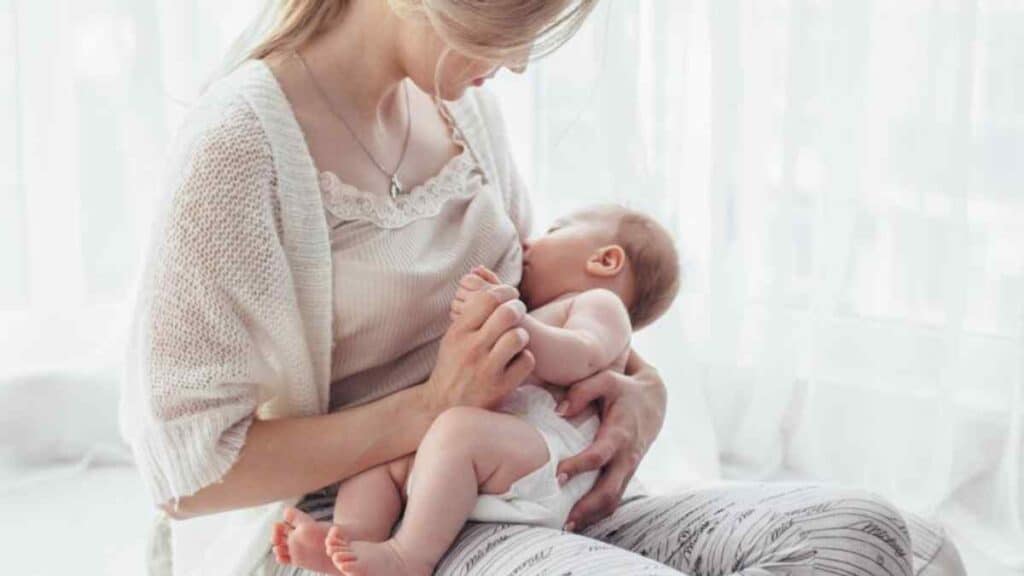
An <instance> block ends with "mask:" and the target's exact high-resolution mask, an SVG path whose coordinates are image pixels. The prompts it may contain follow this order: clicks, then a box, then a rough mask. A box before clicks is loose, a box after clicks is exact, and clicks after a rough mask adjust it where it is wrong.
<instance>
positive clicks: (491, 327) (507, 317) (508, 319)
mask: <svg viewBox="0 0 1024 576" xmlns="http://www.w3.org/2000/svg"><path fill="white" fill-rule="evenodd" d="M509 288H511V286H509ZM525 314H526V304H523V302H522V300H509V301H507V302H504V303H502V304H501V306H498V307H497V308H495V309H494V312H492V313H491V316H490V318H488V319H487V321H486V322H484V325H483V326H482V327H481V328H480V331H479V334H478V338H479V340H478V341H477V342H478V345H479V346H481V347H483V348H484V349H485V350H490V349H491V348H493V347H494V345H495V344H496V343H497V342H498V339H499V338H501V337H503V336H504V335H505V334H506V333H507V332H508V331H509V330H511V329H513V328H516V327H517V326H519V323H520V322H522V320H523V316H524V315H525ZM524 332H525V331H524ZM517 352H518V350H517ZM509 358H511V356H509ZM506 361H507V359H506ZM504 365H505V364H504V363H503V364H501V366H504Z"/></svg>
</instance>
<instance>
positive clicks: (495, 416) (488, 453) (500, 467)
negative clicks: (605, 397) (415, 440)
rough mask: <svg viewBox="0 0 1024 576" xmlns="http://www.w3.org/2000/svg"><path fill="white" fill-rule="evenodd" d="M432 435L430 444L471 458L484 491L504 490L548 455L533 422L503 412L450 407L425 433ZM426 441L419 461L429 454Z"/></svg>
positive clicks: (497, 492)
mask: <svg viewBox="0 0 1024 576" xmlns="http://www.w3.org/2000/svg"><path fill="white" fill-rule="evenodd" d="M431 434H434V435H436V439H437V442H432V445H433V446H437V447H438V448H440V449H442V450H444V451H446V452H449V453H461V454H463V455H465V456H467V457H469V458H471V459H472V461H473V464H474V466H475V467H476V470H477V474H478V478H479V479H480V481H481V484H480V491H481V492H482V493H484V494H501V493H504V492H505V491H507V490H508V488H509V487H510V486H511V485H512V483H514V482H515V481H516V480H518V479H520V478H522V477H523V476H526V475H527V474H529V473H530V472H533V471H534V470H536V469H538V468H540V467H541V466H543V465H544V464H545V463H547V461H548V458H549V457H550V456H549V454H548V446H547V443H546V442H545V441H544V437H543V436H541V434H540V432H539V431H538V430H537V429H536V428H535V427H534V426H533V424H530V423H529V422H526V421H525V420H522V419H521V418H518V417H516V416H512V415H511V414H505V413H502V412H492V411H490V410H484V409H480V408H469V407H458V408H452V409H449V410H446V411H445V412H444V413H442V414H441V416H439V417H438V419H437V420H436V421H435V422H434V424H433V425H432V426H431V430H430V431H429V432H428V435H431ZM426 444H427V442H426V441H425V442H424V446H421V450H420V453H419V456H420V459H421V460H422V459H423V458H425V457H427V456H428V454H427V453H426V452H425V450H424V448H425V447H426ZM430 456H431V457H433V456H434V454H430Z"/></svg>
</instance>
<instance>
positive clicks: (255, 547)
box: [121, 60, 515, 576]
mask: <svg viewBox="0 0 1024 576" xmlns="http://www.w3.org/2000/svg"><path fill="white" fill-rule="evenodd" d="M450 110H451V111H452V114H453V115H454V116H455V119H456V122H457V123H459V122H460V120H461V121H463V123H470V124H472V125H473V126H475V127H476V128H475V129H474V130H473V131H472V133H465V134H463V136H464V137H465V138H466V139H467V141H468V142H469V143H470V145H471V148H472V149H473V150H474V152H476V153H477V155H478V160H479V161H480V162H482V164H483V166H484V169H485V170H486V171H487V172H489V173H490V174H491V175H493V177H496V178H497V179H498V185H499V187H500V188H501V189H502V190H503V191H507V190H509V189H510V188H511V187H513V183H512V181H513V179H514V178H515V175H514V169H513V168H512V166H511V164H510V161H509V160H508V156H509V155H508V150H507V144H506V142H505V135H504V132H503V130H504V128H503V124H502V121H501V117H500V113H499V111H498V109H497V106H496V104H495V103H494V101H493V99H492V98H491V97H490V96H487V94H486V92H483V91H479V90H476V91H471V92H470V93H469V94H467V96H466V97H464V98H462V99H461V100H460V101H458V102H456V103H453V104H452V105H451V106H450ZM168 169H169V170H168V172H167V174H166V175H165V180H164V183H163V184H164V186H165V188H164V194H163V196H162V202H161V207H160V210H159V212H158V215H157V218H156V220H155V227H154V230H153V235H152V241H151V244H150V246H149V251H148V257H147V261H146V268H145V273H144V276H143V280H142V282H141V283H140V287H139V290H138V292H137V294H138V300H137V302H136V308H135V315H134V320H133V325H132V335H131V338H130V346H129V351H128V362H127V365H126V372H125V381H124V384H123V387H122V388H123V392H122V398H121V430H122V434H123V436H124V437H125V439H126V440H127V441H128V442H129V443H130V444H131V446H132V448H133V451H134V455H135V460H136V464H137V466H138V469H139V471H140V473H141V475H142V478H143V480H144V483H145V484H146V486H147V488H148V491H149V493H150V495H151V497H152V498H153V500H154V502H156V503H163V502H167V501H171V500H174V499H177V498H181V497H184V496H187V495H190V494H193V493H195V492H196V491H198V490H199V489H200V488H202V487H204V486H206V485H209V484H211V483H213V482H217V481H219V480H220V479H221V478H222V477H223V476H224V474H225V473H226V472H227V471H228V469H229V468H230V467H231V466H232V464H233V463H234V462H235V460H236V459H237V457H238V454H239V451H240V449H241V447H242V444H243V443H244V440H245V437H246V432H247V430H248V428H249V425H250V423H251V422H252V419H253V417H254V416H257V417H259V418H263V419H269V418H278V417H294V416H304V415H312V414H323V413H326V411H327V407H328V400H329V388H330V382H329V380H330V359H331V337H332V335H331V318H332V310H331V306H332V295H331V283H332V282H331V273H332V272H331V251H330V250H331V249H330V245H329V241H328V231H327V224H326V221H325V216H324V207H323V204H322V200H321V195H320V189H319V184H318V175H317V171H316V167H315V165H314V163H313V160H312V157H311V156H310V153H309V150H308V148H307V145H306V141H305V138H304V136H303V133H302V130H301V128H300V126H299V124H298V122H297V121H296V119H295V116H294V114H293V112H292V109H291V107H290V105H289V103H288V101H287V99H286V97H285V95H284V93H283V92H282V91H281V89H280V87H279V85H278V84H277V81H276V78H275V77H274V76H273V74H272V73H271V71H270V69H269V68H268V67H267V66H266V64H265V63H264V62H262V61H257V60H251V61H248V62H246V63H245V64H243V65H242V66H240V67H239V68H238V69H236V70H235V71H234V72H232V73H231V74H229V75H228V76H225V77H224V78H222V79H221V80H219V81H218V82H216V83H215V84H214V85H212V86H211V87H210V89H208V90H207V91H206V93H204V95H203V96H202V97H201V99H200V101H199V102H198V103H197V104H196V106H195V107H194V108H193V109H192V110H191V111H190V113H189V115H188V117H187V118H186V120H185V122H184V123H183V125H182V127H181V128H180V132H179V134H178V136H177V138H176V141H175V145H174V146H173V147H172V151H171V155H170V158H169V164H168ZM506 194H507V193H506ZM296 501H297V498H296V499H292V500H289V501H284V502H277V503H273V504H267V505H263V506H257V507H253V508H248V509H243V510H236V511H232V512H228V513H223V514H216V515H211V516H206V517H202V518H198V519H191V520H186V521H169V520H168V518H166V516H164V515H162V514H161V515H160V517H159V518H158V520H157V523H156V524H155V530H154V534H153V535H154V540H153V546H152V548H151V556H150V563H151V567H152V569H153V570H154V571H155V572H158V573H159V572H164V573H171V571H170V569H169V568H168V567H167V563H168V561H169V559H170V558H171V557H173V561H172V562H171V563H172V564H173V574H175V575H181V574H212V575H217V576H225V575H233V574H240V575H241V574H250V573H251V571H252V570H253V569H254V568H255V567H256V565H257V564H258V563H259V562H260V561H261V560H262V558H263V557H264V555H265V554H266V552H267V550H269V534H270V527H271V524H272V523H273V522H274V521H275V520H277V519H278V518H279V517H280V514H281V511H282V510H283V508H284V507H285V506H287V505H292V504H294V503H295V502H296ZM172 549H173V554H171V553H170V551H171V550H172Z"/></svg>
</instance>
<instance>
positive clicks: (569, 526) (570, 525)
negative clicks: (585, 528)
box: [564, 522, 576, 532]
mask: <svg viewBox="0 0 1024 576" xmlns="http://www.w3.org/2000/svg"><path fill="white" fill-rule="evenodd" d="M564 529H565V531H566V532H572V531H573V530H575V529H576V523H575V522H566V523H565V526H564Z"/></svg>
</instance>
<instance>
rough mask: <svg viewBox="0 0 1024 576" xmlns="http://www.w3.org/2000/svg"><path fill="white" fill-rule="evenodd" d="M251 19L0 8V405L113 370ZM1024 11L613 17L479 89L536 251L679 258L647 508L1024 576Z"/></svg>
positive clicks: (203, 10)
mask: <svg viewBox="0 0 1024 576" xmlns="http://www.w3.org/2000/svg"><path fill="white" fill-rule="evenodd" d="M262 5H263V2H262V1H261V0H235V1H231V2H216V3H208V2H207V3H201V2H198V0H182V1H177V2H170V1H156V0H138V1H134V2H133V1H129V0H0V103H2V106H0V126H2V127H3V129H2V130H0V262H2V263H3V270H2V272H0V376H2V375H4V374H7V373H11V372H19V371H24V370H28V369H32V368H39V367H44V368H53V367H55V366H62V365H67V366H70V367H72V368H81V367H96V366H101V367H102V366H116V364H117V362H118V361H119V360H120V350H121V346H122V345H123V335H124V329H123V325H124V321H125V318H126V316H127V308H126V304H127V303H128V301H129V299H130V296H131V294H132V290H131V283H132V282H133V281H134V279H135V276H136V273H137V271H138V266H139V263H140V260H139V257H140V254H141V252H142V249H143V245H144V243H145V241H146V234H147V227H148V223H149V215H150V207H151V205H152V202H153V196H154V194H155V193H156V192H157V190H158V188H157V186H156V182H157V180H158V179H159V178H160V177H161V173H160V171H161V167H162V154H163V150H164V147H165V146H166V144H167V142H168V140H169V138H170V136H171V135H172V134H173V132H174V129H175V127H176V125H177V123H178V121H179V120H180V119H181V117H182V115H183V114H184V111H185V107H184V106H183V105H182V102H186V103H187V102H188V101H189V100H191V99H194V98H195V96H196V94H197V92H198V90H199V88H200V86H201V85H202V83H203V82H204V81H205V80H206V79H207V78H208V76H209V74H211V73H212V72H213V71H214V70H215V69H216V67H217V66H218V65H219V64H220V63H221V59H222V57H223V55H224V53H225V51H226V49H227V47H228V46H229V44H230V43H231V41H232V40H233V39H234V38H235V37H236V35H237V34H238V32H239V31H241V30H242V28H243V27H245V26H246V25H247V24H248V23H249V22H250V21H251V20H252V18H253V17H254V16H255V14H256V12H257V11H258V9H259V8H260V7H261V6H262ZM1022 71H1024V4H1022V3H1021V2H1019V0H1002V1H995V0H987V1H982V0H930V1H924V0H900V1H885V2H883V1H875V2H867V1H859V0H857V1H855V0H848V1H846V0H831V1H829V0H644V1H634V0H606V1H605V2H603V3H602V4H601V6H600V7H599V9H598V11H597V13H596V14H595V16H594V17H593V18H592V19H591V20H590V22H589V23H588V25H587V26H586V28H585V29H584V30H582V31H581V33H580V34H579V35H578V36H577V37H576V38H574V39H573V40H572V41H571V42H570V43H569V44H568V45H567V46H565V47H564V48H563V49H562V50H561V51H559V52H558V53H556V54H555V55H554V56H552V57H551V58H550V59H548V60H545V61H543V62H541V63H538V64H536V65H534V66H532V67H531V69H530V71H529V72H528V73H527V74H526V76H525V77H524V78H508V77H500V78H499V80H498V81H497V82H496V83H495V86H496V88H497V90H498V91H499V93H500V94H501V96H502V100H503V102H504V108H505V112H506V117H507V118H506V119H507V120H508V123H509V125H510V127H511V130H512V134H513V138H514V149H515V151H516V154H517V160H518V162H519V165H520V167H521V169H522V170H523V172H524V174H525V175H526V176H527V177H528V179H529V181H530V182H531V183H532V190H533V196H534V199H535V204H536V208H537V223H538V229H541V230H542V229H543V226H544V225H545V224H546V222H547V221H549V220H551V219H553V218H554V217H555V216H557V215H559V214H562V213H564V212H566V211H568V210H571V209H573V208H575V207H578V206H581V205H584V204H587V203H591V202H595V201H603V200H616V201H620V202H625V203H629V204H631V205H634V206H636V207H639V208H643V209H645V210H649V211H651V212H652V213H655V214H657V215H658V216H659V217H660V218H661V219H662V220H663V221H664V222H665V223H666V224H667V225H669V226H670V227H671V228H672V229H673V230H674V231H675V232H676V233H677V238H678V240H679V245H680V249H681V251H682V253H683V255H684V257H685V273H686V277H685V285H684V291H683V294H682V295H681V297H680V300H679V302H678V304H677V305H676V306H675V308H674V309H673V310H672V311H671V312H670V314H669V316H668V317H667V318H666V319H664V320H663V321H661V322H659V323H658V324H657V325H655V326H653V327H651V328H650V329H648V330H646V331H644V332H641V333H640V334H639V335H638V336H637V346H638V347H639V349H640V350H641V351H642V352H643V353H644V354H645V355H646V356H647V357H648V359H649V360H651V361H652V362H653V363H654V364H655V365H656V366H658V368H659V369H660V370H661V372H662V373H663V374H664V375H665V377H666V380H667V381H668V383H669V386H670V388H671V390H672V393H671V406H670V414H669V417H668V421H667V423H666V427H665V431H664V432H663V435H662V437H661V439H660V440H659V442H658V443H657V444H656V445H655V447H654V448H653V450H652V452H651V456H650V457H649V458H648V460H647V461H646V462H645V468H644V473H645V474H644V479H645V480H646V481H648V483H650V484H652V485H653V486H654V487H655V488H661V489H669V488H672V487H673V486H676V485H678V484H681V483H683V482H684V481H690V480H693V479H696V478H715V477H718V476H719V475H720V470H719V465H720V463H721V466H722V472H724V475H725V476H727V477H739V478H767V477H779V476H783V475H789V476H802V477H814V478H818V479H823V480H834V481H839V482H844V483H850V484H856V485H861V486H865V487H867V488H870V489H872V490H876V491H879V492H882V493H884V494H886V495H887V496H889V497H891V498H892V499H894V500H895V501H897V502H899V503H900V504H901V505H903V506H906V507H909V508H913V509H915V510H918V511H921V512H925V513H937V514H940V515H941V516H942V517H943V518H946V519H947V520H949V521H950V523H951V524H952V525H953V527H954V533H956V532H957V531H961V532H963V533H964V534H969V536H970V538H971V539H972V541H973V542H975V544H976V545H977V546H978V547H979V548H982V549H984V550H985V551H986V552H987V553H989V554H990V555H992V556H993V557H996V558H998V559H999V560H1000V561H1001V562H1003V563H1004V564H1005V565H1007V566H1017V567H1018V568H1019V567H1024V554H1022V553H1021V552H1020V550H1024V529H1022V523H1024V493H1022V490H1024V484H1022V475H1024V432H1022V427H1024V425H1022V419H1024V352H1022V350H1024V226H1022V225H1021V223H1022V222H1024V168H1022V166H1024V162H1021V159H1022V158H1024V72H1022Z"/></svg>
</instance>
